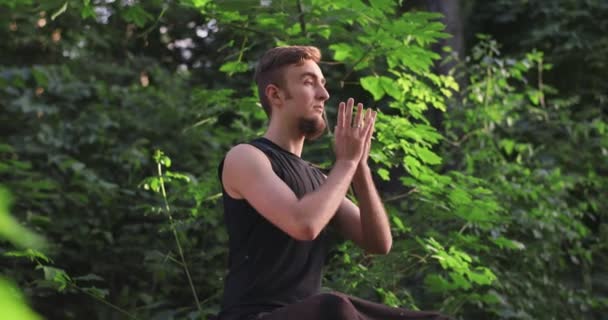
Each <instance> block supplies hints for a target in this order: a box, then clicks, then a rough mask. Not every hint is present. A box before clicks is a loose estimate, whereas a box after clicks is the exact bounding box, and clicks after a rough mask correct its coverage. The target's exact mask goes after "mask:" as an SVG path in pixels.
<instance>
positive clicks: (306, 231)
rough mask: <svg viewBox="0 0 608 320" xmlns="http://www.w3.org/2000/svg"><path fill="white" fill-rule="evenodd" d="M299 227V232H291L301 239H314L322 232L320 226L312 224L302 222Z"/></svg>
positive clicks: (297, 238)
mask: <svg viewBox="0 0 608 320" xmlns="http://www.w3.org/2000/svg"><path fill="white" fill-rule="evenodd" d="M297 229H298V230H297V232H294V234H291V236H292V237H293V238H294V239H296V240H299V241H313V240H315V239H316V238H317V237H318V236H319V234H320V233H321V230H319V228H317V227H315V226H314V225H310V224H302V225H300V226H299V227H298V228H297Z"/></svg>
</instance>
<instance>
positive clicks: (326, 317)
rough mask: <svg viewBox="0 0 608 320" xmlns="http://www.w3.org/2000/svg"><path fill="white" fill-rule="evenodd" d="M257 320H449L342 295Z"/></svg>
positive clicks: (306, 301)
mask: <svg viewBox="0 0 608 320" xmlns="http://www.w3.org/2000/svg"><path fill="white" fill-rule="evenodd" d="M255 319H256V320H279V319H282V320H299V319H306V320H350V319H360V320H389V319H390V320H431V319H432V320H447V319H449V318H448V317H445V316H443V315H441V314H440V313H437V312H429V311H410V310H406V309H402V308H394V307H389V306H386V305H383V304H379V303H375V302H371V301H367V300H363V299H360V298H357V297H353V296H349V295H346V294H343V293H340V292H330V293H319V294H316V295H313V296H311V297H309V298H306V299H304V300H301V301H299V302H297V303H294V304H291V305H288V306H285V307H282V308H279V309H276V310H274V311H272V312H267V313H262V314H260V315H258V316H257V317H256V318H255Z"/></svg>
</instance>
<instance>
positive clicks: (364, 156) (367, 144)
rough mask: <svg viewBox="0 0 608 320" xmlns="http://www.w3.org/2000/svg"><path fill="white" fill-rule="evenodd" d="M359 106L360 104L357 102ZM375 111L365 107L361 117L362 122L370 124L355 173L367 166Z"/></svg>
mask: <svg viewBox="0 0 608 320" xmlns="http://www.w3.org/2000/svg"><path fill="white" fill-rule="evenodd" d="M359 105H360V106H362V105H361V104H359ZM376 114H377V112H376V111H371V110H370V109H367V112H365V118H364V119H363V123H365V124H369V125H370V126H371V128H370V129H369V132H368V134H367V136H366V137H365V145H364V147H363V153H362V154H361V160H360V161H359V165H358V166H357V172H356V173H355V174H358V173H360V171H361V170H362V169H365V168H367V159H368V158H369V152H370V150H371V147H372V136H373V135H374V125H375V123H376Z"/></svg>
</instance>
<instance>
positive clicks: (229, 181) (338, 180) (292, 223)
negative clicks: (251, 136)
mask: <svg viewBox="0 0 608 320" xmlns="http://www.w3.org/2000/svg"><path fill="white" fill-rule="evenodd" d="M356 165H357V164H356V163H355V162H347V161H342V162H340V163H339V164H336V166H335V167H334V169H333V170H332V171H331V173H330V174H329V176H328V177H327V179H326V180H325V182H324V183H323V185H321V187H320V188H319V189H317V190H316V191H314V192H311V193H308V194H306V195H305V196H304V197H302V198H301V199H298V198H297V197H296V195H295V194H294V192H293V191H292V190H291V189H290V188H289V186H287V184H285V182H284V181H283V180H281V179H280V178H279V177H278V176H277V175H276V174H275V173H274V171H272V166H271V164H270V161H269V160H268V158H266V155H264V154H263V153H262V152H261V151H260V150H258V149H256V148H255V147H253V146H250V145H238V146H236V147H234V148H233V149H232V150H231V151H230V152H228V155H227V156H226V160H225V162H224V170H223V174H222V181H223V184H224V188H225V189H226V191H227V192H228V194H229V195H230V196H232V197H234V198H240V199H245V200H247V201H248V202H249V203H250V204H251V205H252V206H253V207H254V208H255V209H256V210H257V211H258V212H259V213H260V214H262V215H263V216H264V217H265V218H266V219H267V220H269V221H270V222H271V223H273V224H274V225H275V226H277V227H278V228H279V229H281V230H283V231H284V232H285V233H287V234H289V235H290V236H291V237H293V238H295V239H298V240H312V239H314V238H316V237H317V235H318V234H319V233H320V232H321V230H322V229H323V227H325V225H326V224H327V223H328V222H329V220H330V219H331V218H332V217H333V216H334V214H335V213H336V211H337V210H338V207H339V205H340V203H341V202H342V199H343V198H344V196H345V195H346V192H347V190H348V187H349V184H350V181H351V179H352V177H353V175H354V173H355V170H356Z"/></svg>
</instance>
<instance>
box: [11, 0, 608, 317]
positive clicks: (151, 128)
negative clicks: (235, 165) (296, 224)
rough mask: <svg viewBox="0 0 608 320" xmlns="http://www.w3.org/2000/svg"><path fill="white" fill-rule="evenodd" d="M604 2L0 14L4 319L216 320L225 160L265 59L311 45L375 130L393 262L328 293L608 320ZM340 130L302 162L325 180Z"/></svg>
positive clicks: (252, 124) (362, 265) (355, 1)
mask: <svg viewBox="0 0 608 320" xmlns="http://www.w3.org/2000/svg"><path fill="white" fill-rule="evenodd" d="M606 17H608V2H607V1H603V0H585V1H574V0H551V1H540V0H527V1H524V0H500V1H475V0H469V1H455V0H450V1H432V0H426V1H422V0H419V1H392V0H367V1H362V0H348V1H347V0H333V1H322V0H290V1H286V0H284V1H277V0H261V1H247V0H242V1H236V0H233V1H209V0H180V1H177V0H175V1H171V0H149V1H136V0H93V1H91V0H82V1H76V0H67V1H66V0H60V1H59V0H48V1H33V0H21V1H19V0H1V1H0V39H1V41H0V132H1V134H0V183H1V185H2V188H1V189H0V236H2V237H3V238H4V239H5V240H4V241H3V242H1V243H0V268H1V269H0V270H1V274H2V278H1V279H0V297H1V298H2V299H0V318H2V319H39V318H46V319H83V318H86V319H207V318H208V317H209V316H210V315H213V314H215V313H217V312H218V308H219V299H220V297H221V292H222V283H223V277H224V276H225V274H226V263H227V235H226V232H225V229H224V227H223V222H222V207H221V201H220V199H221V197H220V192H221V188H220V185H219V183H218V179H217V165H218V163H219V161H220V159H221V158H222V156H223V155H224V154H225V152H226V151H227V150H228V149H229V148H230V147H231V146H233V145H235V144H237V143H239V142H243V141H247V140H249V139H251V138H253V137H256V136H259V135H261V134H262V133H263V132H264V128H265V125H266V117H265V115H264V113H263V111H262V109H261V108H260V107H259V104H258V103H257V97H256V92H255V90H254V86H253V81H252V74H253V70H254V68H255V62H256V60H257V59H258V58H259V56H260V55H261V54H262V53H263V52H264V51H265V50H267V49H268V48H270V47H273V46H276V45H286V44H306V45H315V46H317V47H319V48H320V49H321V50H322V52H323V54H324V57H323V61H322V63H321V67H322V69H323V72H324V74H325V77H326V78H327V83H328V85H327V87H328V90H329V92H330V94H331V98H330V100H329V101H328V103H327V104H326V105H327V114H326V118H327V120H328V122H329V127H330V128H331V127H332V121H333V119H335V114H336V113H335V112H336V108H335V106H336V105H337V103H338V102H339V101H342V100H345V99H346V98H347V97H351V96H352V97H355V98H356V100H358V101H362V102H363V103H364V104H365V105H366V106H368V107H373V108H375V109H376V110H378V111H379V112H380V115H379V118H378V121H377V130H376V136H375V141H374V145H373V150H372V155H371V159H370V164H371V166H372V168H373V170H374V173H375V178H376V179H377V184H378V186H379V188H380V192H381V194H382V197H383V199H384V203H385V206H386V207H387V211H388V212H389V215H390V220H391V224H392V231H393V235H394V244H393V248H392V251H391V253H390V254H389V255H386V256H370V255H366V254H364V253H363V252H362V251H361V250H359V249H357V248H356V247H354V246H353V245H352V244H351V243H349V242H339V243H336V246H335V248H334V250H333V251H332V253H331V255H330V257H328V267H327V270H326V274H325V278H324V288H326V289H327V290H339V291H343V292H347V293H350V294H353V295H356V296H359V297H362V298H366V299H370V300H373V301H378V302H382V303H385V304H387V305H391V306H401V307H406V308H410V309H436V310H441V311H442V312H444V313H446V314H449V315H452V316H453V317H455V318H456V319H608V250H607V246H608V224H607V223H608V216H607V212H608V210H607V209H608V205H607V204H608V200H606V197H607V196H608V125H607V119H608V108H607V99H608V96H607V93H608V80H607V77H606V75H608V59H606V57H608V19H606ZM331 143H332V138H331V132H328V134H327V135H326V136H324V137H323V138H322V139H320V140H319V141H316V142H314V143H311V144H310V145H309V146H308V147H307V148H305V153H304V157H305V158H306V159H308V160H310V161H312V162H314V163H317V164H319V165H322V166H325V167H329V166H331V162H332V160H333V154H332V144H331Z"/></svg>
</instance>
